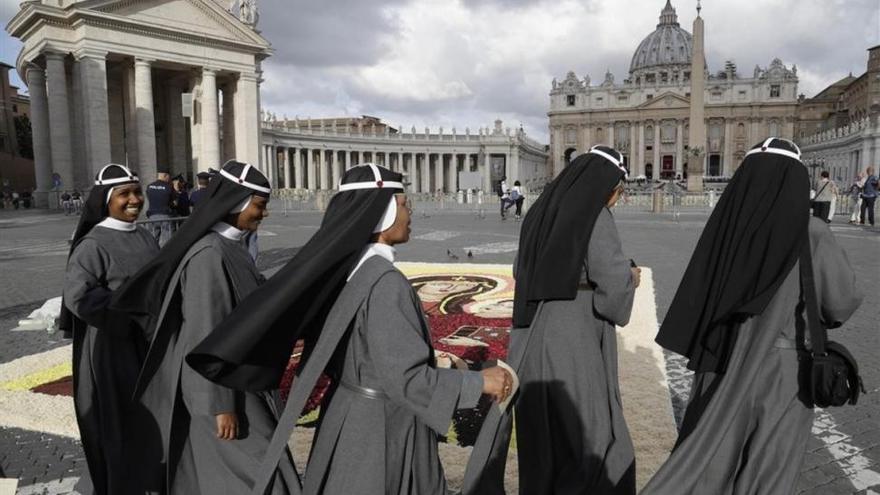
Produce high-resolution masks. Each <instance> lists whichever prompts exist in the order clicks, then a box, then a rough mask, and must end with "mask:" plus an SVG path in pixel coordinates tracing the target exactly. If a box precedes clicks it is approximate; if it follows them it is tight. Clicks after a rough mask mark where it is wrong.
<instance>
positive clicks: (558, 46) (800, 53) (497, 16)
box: [0, 0, 880, 140]
mask: <svg viewBox="0 0 880 495" xmlns="http://www.w3.org/2000/svg"><path fill="white" fill-rule="evenodd" d="M665 1H666V0H626V1H621V0H601V1H600V0H370V1H363V0H332V1H322V0H260V1H259V5H260V13H261V20H260V24H259V29H260V30H261V31H262V33H263V35H264V36H265V37H266V38H267V39H268V40H269V41H270V42H271V43H272V45H273V47H274V50H275V53H274V55H273V56H272V57H271V58H270V59H269V60H267V61H266V62H265V65H264V72H265V78H266V82H265V83H264V85H263V102H264V106H265V107H266V108H267V109H269V110H270V111H273V112H275V113H276V114H277V115H278V116H279V118H280V117H281V116H282V115H287V116H288V117H291V118H292V117H294V116H299V117H301V118H305V117H341V116H356V115H361V114H368V115H374V116H378V117H381V118H382V119H384V120H385V121H387V122H389V123H390V124H392V125H402V126H404V128H407V129H408V128H409V127H410V126H412V125H414V126H416V127H417V128H418V129H423V128H424V127H425V126H430V127H431V128H432V129H436V128H437V127H440V126H442V127H443V128H444V129H446V130H447V131H448V130H449V129H451V128H452V127H453V126H454V127H456V128H457V129H458V130H460V131H461V130H463V129H464V128H465V127H470V128H471V129H476V128H477V127H480V126H486V125H489V124H490V123H491V122H492V121H493V120H494V119H495V118H501V119H503V120H504V122H505V125H509V126H511V127H514V126H517V125H519V124H520V123H521V124H522V125H523V126H524V128H525V129H526V131H527V132H528V133H529V134H530V135H532V136H534V137H537V138H538V139H541V140H546V138H547V117H546V113H547V107H548V101H549V98H548V92H549V90H550V82H551V80H552V79H553V77H557V78H559V79H562V78H564V77H565V74H566V73H567V72H568V71H569V70H573V71H575V73H577V75H578V76H579V77H583V76H584V75H585V74H589V75H590V77H591V78H592V80H593V81H594V82H597V80H598V81H601V80H602V78H603V76H604V73H605V71H606V70H607V69H610V70H611V71H612V72H613V73H614V74H615V76H616V79H617V80H618V81H619V80H622V79H623V78H624V77H626V75H627V71H628V69H629V63H630V58H631V57H632V54H633V51H634V50H635V48H636V46H637V45H638V43H639V42H640V41H641V40H642V38H644V37H645V36H646V35H648V34H649V33H650V32H652V31H653V30H654V29H655V27H656V24H657V22H658V17H659V15H660V10H661V9H662V8H663V6H664V4H665ZM17 4H18V0H0V21H4V22H5V21H6V20H8V19H9V18H11V16H12V15H13V13H14V12H15V10H16V9H17ZM878 5H880V3H878V0H751V1H749V2H741V1H736V0H725V1H723V2H722V1H720V0H707V1H704V2H703V18H704V19H705V22H706V33H707V34H706V50H707V55H706V59H707V62H708V64H709V69H710V70H711V71H712V72H715V71H717V70H720V69H721V68H722V67H723V65H724V61H725V60H733V61H734V62H736V64H737V65H738V67H739V70H740V72H741V73H743V74H744V75H750V74H751V73H752V69H753V68H754V66H755V65H756V64H758V65H761V66H762V67H765V66H767V65H768V64H769V63H770V61H771V60H772V59H773V58H774V57H779V58H781V59H782V60H783V62H784V63H785V64H786V65H789V66H790V65H791V64H796V65H797V67H798V75H799V76H800V85H799V88H798V90H799V92H801V93H805V94H806V95H807V96H812V95H814V94H815V93H816V92H818V91H820V90H821V89H822V88H824V87H825V86H827V85H828V84H830V83H831V82H834V81H835V80H837V79H839V78H841V77H843V76H845V75H847V74H848V73H849V72H853V73H854V74H856V75H858V74H861V73H862V72H863V71H864V70H865V63H866V60H867V52H866V49H867V48H869V47H871V46H874V45H877V44H880V6H878ZM673 6H674V7H675V8H676V9H677V11H678V15H679V22H680V23H681V24H682V26H684V27H685V28H686V29H687V30H688V31H690V30H691V28H690V26H691V23H692V22H693V18H694V15H695V7H696V0H673ZM17 52H18V43H17V41H16V40H14V39H12V38H10V37H9V36H8V35H2V37H0V61H4V62H7V63H13V62H14V60H15V56H16V54H17Z"/></svg>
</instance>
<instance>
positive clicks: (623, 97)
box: [617, 95, 629, 101]
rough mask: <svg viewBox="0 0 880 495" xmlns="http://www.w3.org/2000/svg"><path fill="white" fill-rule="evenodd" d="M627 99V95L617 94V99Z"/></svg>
mask: <svg viewBox="0 0 880 495" xmlns="http://www.w3.org/2000/svg"><path fill="white" fill-rule="evenodd" d="M628 100H629V96H627V95H618V96H617V101H628Z"/></svg>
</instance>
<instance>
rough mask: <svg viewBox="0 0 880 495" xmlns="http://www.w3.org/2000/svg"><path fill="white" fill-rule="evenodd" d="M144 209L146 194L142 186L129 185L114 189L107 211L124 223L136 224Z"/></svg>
mask: <svg viewBox="0 0 880 495" xmlns="http://www.w3.org/2000/svg"><path fill="white" fill-rule="evenodd" d="M143 207H144V193H143V191H142V190H141V186H140V184H127V185H124V186H119V187H116V188H114V189H113V192H112V193H111V194H110V202H109V203H107V209H108V210H109V212H110V216H111V217H112V218H115V219H116V220H121V221H123V222H129V223H131V222H134V221H135V220H137V218H138V215H140V214H141V209H143Z"/></svg>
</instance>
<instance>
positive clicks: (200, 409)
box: [141, 232, 296, 495]
mask: <svg viewBox="0 0 880 495" xmlns="http://www.w3.org/2000/svg"><path fill="white" fill-rule="evenodd" d="M263 280H264V279H263V276H262V275H261V274H260V273H259V272H258V271H257V268H256V266H255V265H254V262H253V260H252V259H251V258H250V255H249V254H248V251H247V248H246V247H245V245H244V244H243V243H242V242H235V241H232V240H229V239H226V238H224V237H222V236H220V235H219V234H216V233H214V232H211V233H208V234H206V235H205V236H204V237H203V238H202V239H201V240H199V241H198V242H196V243H195V244H194V245H193V246H192V247H191V248H190V250H189V251H188V252H187V254H186V256H185V257H184V259H183V260H182V261H181V263H180V266H179V267H178V269H177V271H176V272H175V274H174V276H173V277H172V279H171V284H170V286H169V290H168V293H167V294H166V298H165V301H164V303H163V308H162V313H161V315H160V321H161V324H160V326H159V330H158V331H157V332H156V336H155V338H154V340H153V343H152V345H151V347H150V355H149V356H148V365H147V366H146V367H145V373H144V378H143V379H142V382H146V383H142V386H143V387H144V388H145V391H144V394H143V396H142V397H141V401H142V402H143V403H144V405H145V406H146V407H147V408H149V409H150V411H151V412H152V413H153V414H154V416H155V417H156V420H157V422H158V423H159V425H160V429H161V431H162V442H163V446H162V448H163V453H164V458H165V462H166V469H167V472H168V485H169V487H170V488H169V489H168V491H169V493H172V494H178V493H179V494H186V495H189V494H195V493H203V494H227V493H228V494H241V493H247V492H248V491H250V489H251V486H252V485H253V476H254V475H255V473H256V470H257V467H258V466H259V463H260V461H261V460H262V457H263V456H264V455H265V452H266V447H267V446H268V444H269V439H270V438H271V436H272V432H273V431H274V430H275V426H276V424H277V412H278V411H277V402H276V396H275V394H269V393H251V392H237V391H234V390H232V389H229V388H226V387H223V386H221V385H217V384H215V383H213V382H211V381H209V380H207V379H205V378H204V377H202V376H201V375H200V374H198V373H197V372H195V371H194V370H192V369H191V368H190V367H189V365H188V364H186V362H185V360H184V358H185V357H186V355H187V354H188V353H189V352H190V351H191V350H192V349H193V348H194V347H195V346H196V345H197V344H198V343H199V342H201V341H202V339H204V338H205V337H206V336H207V335H208V334H209V333H210V332H211V330H213V328H214V327H215V326H216V325H217V324H219V323H220V322H221V321H222V320H223V318H224V317H225V316H226V315H227V314H229V312H230V311H231V310H232V308H233V307H234V306H235V305H236V304H237V303H238V302H239V301H240V300H241V299H242V298H243V297H244V296H246V295H247V294H248V293H249V292H251V291H252V290H254V289H255V288H256V287H257V286H258V285H259V284H260V283H261V282H262V281H263ZM160 361H161V364H160V365H159V366H158V369H156V368H154V366H155V365H156V363H157V362H160ZM225 412H234V413H236V414H237V415H238V422H239V433H238V437H237V438H236V439H235V440H231V441H230V440H220V439H218V438H217V425H216V418H215V415H217V414H220V413H225ZM291 480H293V481H291ZM295 480H296V473H295V472H294V470H293V461H292V458H291V456H290V453H289V452H285V456H284V457H283V459H282V462H281V464H280V466H279V468H278V473H277V476H276V477H275V481H274V484H273V488H272V490H271V492H270V493H273V494H287V493H289V491H290V490H289V483H292V482H296V481H295Z"/></svg>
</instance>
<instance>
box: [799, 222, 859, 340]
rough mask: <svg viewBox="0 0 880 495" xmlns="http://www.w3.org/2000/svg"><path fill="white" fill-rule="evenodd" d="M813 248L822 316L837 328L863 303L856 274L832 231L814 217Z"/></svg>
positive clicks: (811, 227) (828, 324) (817, 292)
mask: <svg viewBox="0 0 880 495" xmlns="http://www.w3.org/2000/svg"><path fill="white" fill-rule="evenodd" d="M810 244H811V249H812V255H813V276H814V278H815V284H816V294H817V299H818V303H819V314H820V316H821V318H822V322H823V323H825V325H826V326H828V327H829V328H836V327H839V326H840V325H842V324H843V322H845V321H846V320H848V319H849V317H850V316H852V314H853V313H854V312H855V311H856V309H858V307H859V305H860V304H861V303H862V295H861V294H860V293H859V291H858V289H857V288H856V274H855V272H854V271H853V269H852V266H850V263H849V258H847V256H846V251H844V250H843V248H841V247H840V245H839V244H838V243H837V241H836V240H835V239H834V234H833V233H832V232H831V229H829V228H828V225H827V224H826V223H825V222H823V221H822V220H820V219H818V218H815V217H810Z"/></svg>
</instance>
